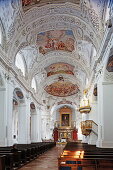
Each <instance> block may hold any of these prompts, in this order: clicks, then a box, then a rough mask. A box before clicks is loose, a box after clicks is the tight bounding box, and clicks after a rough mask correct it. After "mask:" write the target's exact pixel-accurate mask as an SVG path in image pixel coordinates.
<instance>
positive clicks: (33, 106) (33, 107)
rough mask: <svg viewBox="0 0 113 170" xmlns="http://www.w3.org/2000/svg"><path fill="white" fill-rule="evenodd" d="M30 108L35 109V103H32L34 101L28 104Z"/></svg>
mask: <svg viewBox="0 0 113 170" xmlns="http://www.w3.org/2000/svg"><path fill="white" fill-rule="evenodd" d="M30 108H31V110H35V105H34V103H33V102H31V104H30Z"/></svg>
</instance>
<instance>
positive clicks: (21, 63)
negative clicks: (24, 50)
mask: <svg viewBox="0 0 113 170" xmlns="http://www.w3.org/2000/svg"><path fill="white" fill-rule="evenodd" d="M15 65H16V66H17V67H18V69H20V70H21V71H22V73H23V75H24V76H25V65H24V61H23V57H22V55H21V54H20V53H18V54H17V55H16V59H15Z"/></svg>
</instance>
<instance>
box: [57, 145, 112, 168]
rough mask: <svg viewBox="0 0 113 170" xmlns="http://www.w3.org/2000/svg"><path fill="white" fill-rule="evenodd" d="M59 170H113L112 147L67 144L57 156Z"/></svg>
mask: <svg viewBox="0 0 113 170" xmlns="http://www.w3.org/2000/svg"><path fill="white" fill-rule="evenodd" d="M58 167H59V170H66V169H70V170H75V169H77V170H79V169H80V170H93V169H97V170H103V169H104V168H106V169H107V170H113V148H112V149H111V148H110V149H107V148H103V149H102V148H96V146H95V145H93V146H91V145H88V144H81V143H80V144H79V143H72V146H71V143H69V144H67V145H66V147H65V148H64V151H63V153H62V154H61V156H60V157H59V158H58Z"/></svg>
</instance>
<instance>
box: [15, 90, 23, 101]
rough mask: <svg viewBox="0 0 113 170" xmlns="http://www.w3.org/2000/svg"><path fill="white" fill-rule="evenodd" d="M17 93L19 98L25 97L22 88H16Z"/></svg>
mask: <svg viewBox="0 0 113 170" xmlns="http://www.w3.org/2000/svg"><path fill="white" fill-rule="evenodd" d="M16 95H17V96H18V98H19V99H23V98H24V96H23V93H22V92H21V91H20V90H16Z"/></svg>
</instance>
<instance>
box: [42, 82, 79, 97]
mask: <svg viewBox="0 0 113 170" xmlns="http://www.w3.org/2000/svg"><path fill="white" fill-rule="evenodd" d="M45 91H46V92H47V93H49V94H51V95H53V96H59V97H66V96H71V95H74V94H77V93H78V92H79V88H78V86H77V85H75V84H72V83H71V82H68V81H58V82H54V83H53V84H51V85H48V86H46V87H45Z"/></svg>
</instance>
